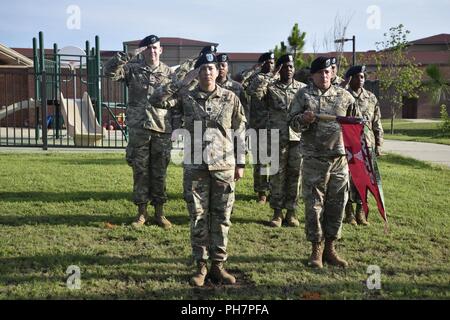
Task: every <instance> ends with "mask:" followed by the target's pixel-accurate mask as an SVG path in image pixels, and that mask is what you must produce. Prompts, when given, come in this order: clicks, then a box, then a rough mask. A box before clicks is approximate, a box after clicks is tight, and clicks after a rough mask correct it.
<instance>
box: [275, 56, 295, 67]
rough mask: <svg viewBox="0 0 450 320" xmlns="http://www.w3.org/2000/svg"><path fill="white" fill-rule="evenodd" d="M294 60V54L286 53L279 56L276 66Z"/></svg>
mask: <svg viewBox="0 0 450 320" xmlns="http://www.w3.org/2000/svg"><path fill="white" fill-rule="evenodd" d="M293 61H294V57H293V56H292V54H289V53H288V54H284V55H282V56H281V57H279V58H278V60H277V63H276V67H279V66H281V65H282V64H285V63H287V62H293Z"/></svg>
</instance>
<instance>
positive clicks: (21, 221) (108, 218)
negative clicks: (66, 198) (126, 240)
mask: <svg viewBox="0 0 450 320" xmlns="http://www.w3.org/2000/svg"><path fill="white" fill-rule="evenodd" d="M133 219H134V215H133V216H132V215H130V216H117V215H115V216H114V215H107V214H105V215H100V214H71V215H62V214H54V215H26V216H20V215H0V225H7V226H21V225H39V224H46V225H68V226H98V225H99V224H101V223H106V222H108V223H111V224H113V225H122V224H130V223H131V222H132V221H133Z"/></svg>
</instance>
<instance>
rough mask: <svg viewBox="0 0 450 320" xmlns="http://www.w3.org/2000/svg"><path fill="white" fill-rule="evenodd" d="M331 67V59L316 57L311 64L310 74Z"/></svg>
mask: <svg viewBox="0 0 450 320" xmlns="http://www.w3.org/2000/svg"><path fill="white" fill-rule="evenodd" d="M330 66H331V59H330V58H327V57H317V58H316V59H314V61H313V62H312V63H311V74H313V73H316V72H317V71H319V70H322V69H326V68H328V67H330Z"/></svg>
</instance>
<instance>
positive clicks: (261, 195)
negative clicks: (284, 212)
mask: <svg viewBox="0 0 450 320" xmlns="http://www.w3.org/2000/svg"><path fill="white" fill-rule="evenodd" d="M266 202H267V196H266V193H265V192H258V203H259V204H266Z"/></svg>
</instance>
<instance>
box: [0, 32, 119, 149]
mask: <svg viewBox="0 0 450 320" xmlns="http://www.w3.org/2000/svg"><path fill="white" fill-rule="evenodd" d="M38 45H39V46H38ZM125 49H126V48H125ZM49 51H51V52H49ZM33 64H34V65H33V70H32V71H33V74H32V76H33V85H31V86H30V87H32V88H33V90H32V93H31V90H28V92H29V93H28V99H26V100H24V99H23V98H24V96H23V94H22V95H21V96H20V97H19V99H16V100H15V99H11V98H10V99H9V101H11V100H12V101H14V102H13V103H10V104H9V105H7V106H1V105H0V123H3V124H2V126H1V127H0V145H5V144H6V145H16V140H17V139H16V135H19V138H18V139H19V140H20V141H22V145H24V144H23V141H24V140H26V139H27V138H28V140H29V141H30V137H31V139H32V140H34V144H31V143H30V144H29V145H34V146H41V145H42V147H43V148H44V149H47V147H48V146H62V147H64V146H75V147H87V146H100V147H124V146H126V141H127V128H126V124H125V119H124V118H125V116H124V114H125V110H126V106H127V96H128V92H127V87H126V86H125V84H122V83H112V81H110V79H108V78H106V77H105V76H103V75H102V68H101V66H102V64H101V57H100V40H99V37H98V36H96V37H95V46H94V47H92V48H91V47H90V44H89V41H86V48H85V50H82V49H80V48H77V47H74V46H69V47H64V48H62V49H58V46H57V44H54V45H53V50H47V51H45V50H44V35H43V33H42V32H39V39H36V38H33ZM30 71H31V70H30ZM29 75H31V74H29ZM3 79H7V78H6V77H5V78H3ZM4 82H5V83H6V82H7V81H6V80H4ZM8 82H9V83H11V82H12V83H14V81H10V80H8ZM28 82H31V81H25V84H26V83H28ZM9 83H8V86H9ZM17 87H18V86H17ZM20 89H21V88H14V87H13V88H12V91H13V92H18V91H19V90H20ZM10 90H11V89H10ZM25 91H27V90H25ZM33 94H34V96H32V95H33ZM30 96H31V97H30ZM25 97H26V96H25ZM105 98H106V99H105ZM110 98H112V99H110ZM20 100H22V101H20ZM24 115H25V116H24ZM25 118H26V120H23V119H25ZM8 119H9V121H8ZM17 119H18V120H17ZM11 123H13V124H12V125H11ZM105 129H110V131H107V130H105ZM32 131H34V132H32ZM24 132H25V133H26V134H27V136H23V134H24ZM8 133H9V136H8ZM20 135H22V136H20ZM12 136H14V139H12V138H11V137H12Z"/></svg>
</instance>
